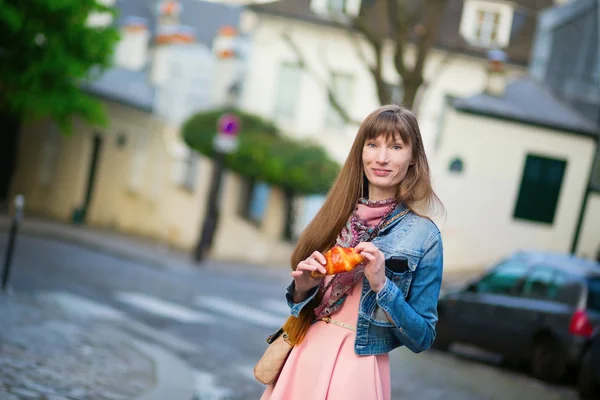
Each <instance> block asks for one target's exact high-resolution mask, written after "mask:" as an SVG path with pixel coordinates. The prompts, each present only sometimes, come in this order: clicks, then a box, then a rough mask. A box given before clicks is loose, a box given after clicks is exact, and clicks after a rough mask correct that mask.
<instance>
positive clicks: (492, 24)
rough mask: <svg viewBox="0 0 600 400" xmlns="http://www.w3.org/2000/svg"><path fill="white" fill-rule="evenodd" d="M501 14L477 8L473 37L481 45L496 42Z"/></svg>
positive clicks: (489, 45)
mask: <svg viewBox="0 0 600 400" xmlns="http://www.w3.org/2000/svg"><path fill="white" fill-rule="evenodd" d="M500 18H501V14H500V13H499V12H497V11H486V10H477V11H476V12H475V26H474V31H473V38H474V39H475V41H476V42H477V43H479V44H481V45H483V46H486V47H491V46H492V45H494V44H496V43H497V42H498V30H499V28H500Z"/></svg>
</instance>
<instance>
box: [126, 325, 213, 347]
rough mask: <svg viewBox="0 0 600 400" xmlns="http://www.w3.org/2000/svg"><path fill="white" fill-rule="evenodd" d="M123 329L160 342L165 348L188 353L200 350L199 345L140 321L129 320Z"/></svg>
mask: <svg viewBox="0 0 600 400" xmlns="http://www.w3.org/2000/svg"><path fill="white" fill-rule="evenodd" d="M125 329H126V330H128V331H131V332H133V333H135V334H137V335H141V336H144V337H146V338H148V339H151V340H153V341H155V342H156V343H160V344H162V345H163V346H165V347H167V348H170V349H173V350H175V351H179V352H182V353H187V354H188V355H189V354H190V353H198V352H199V351H200V350H201V349H200V346H199V345H196V344H194V343H191V342H189V341H187V340H185V339H182V338H180V337H178V336H175V335H172V334H170V333H167V332H162V331H159V330H158V329H154V328H152V327H150V326H148V325H145V324H143V323H141V322H137V321H133V320H129V321H128V322H127V325H125Z"/></svg>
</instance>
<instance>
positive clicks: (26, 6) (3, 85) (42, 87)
mask: <svg viewBox="0 0 600 400" xmlns="http://www.w3.org/2000/svg"><path fill="white" fill-rule="evenodd" d="M93 13H111V14H114V11H113V9H111V8H110V7H107V6H104V5H102V4H99V3H97V2H96V0H0V114H1V115H3V116H4V117H5V118H7V117H8V118H11V119H22V118H30V117H40V116H50V117H52V119H54V120H55V122H56V123H57V124H58V125H59V127H60V128H61V129H62V130H63V131H65V132H70V130H71V126H72V125H71V124H72V122H71V121H72V117H73V116H75V115H78V116H81V117H82V118H83V119H84V120H85V121H86V122H89V123H91V124H102V123H104V122H105V116H104V113H103V109H102V107H101V105H100V103H99V102H98V101H97V100H95V99H93V98H92V97H90V96H88V95H86V94H85V93H83V92H81V91H80V90H79V83H80V82H81V80H82V79H86V78H89V77H91V75H92V71H93V72H94V73H100V72H101V71H102V69H104V68H106V67H107V66H109V64H110V62H111V59H112V54H113V48H114V45H115V44H116V42H117V40H118V32H117V31H116V30H115V29H114V28H112V27H109V26H91V24H89V23H88V18H89V16H90V15H91V14H93Z"/></svg>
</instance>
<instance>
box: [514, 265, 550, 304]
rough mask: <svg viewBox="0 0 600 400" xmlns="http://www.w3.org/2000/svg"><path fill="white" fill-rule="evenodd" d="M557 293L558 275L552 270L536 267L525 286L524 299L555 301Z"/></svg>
mask: <svg viewBox="0 0 600 400" xmlns="http://www.w3.org/2000/svg"><path fill="white" fill-rule="evenodd" d="M556 293H557V282H556V273H555V272H554V271H553V270H552V269H550V268H544V267H535V268H534V269H533V272H532V273H531V274H530V275H529V277H527V280H526V281H525V283H524V285H523V292H522V293H521V294H522V296H523V297H529V298H534V299H553V298H554V297H555V296H556Z"/></svg>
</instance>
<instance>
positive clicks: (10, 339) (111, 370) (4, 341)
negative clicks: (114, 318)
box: [0, 294, 194, 400]
mask: <svg viewBox="0 0 600 400" xmlns="http://www.w3.org/2000/svg"><path fill="white" fill-rule="evenodd" d="M0 321H1V325H0V399H3V400H21V399H23V400H24V399H32V398H36V399H45V400H66V399H94V400H119V399H123V400H125V399H139V400H164V399H167V398H168V399H169V400H191V399H192V398H193V396H194V382H193V377H192V374H191V371H190V370H189V368H188V367H187V366H186V365H185V364H184V363H183V362H181V361H180V360H179V359H177V358H176V357H174V356H171V355H169V354H168V353H166V352H164V351H163V350H161V349H159V348H157V347H156V346H152V345H149V344H147V343H143V342H139V341H135V340H133V339H131V338H129V337H128V336H126V335H125V334H123V333H121V332H119V331H117V330H115V329H111V328H110V327H107V326H103V325H101V324H99V323H91V322H86V323H84V322H82V321H75V320H72V319H69V318H68V317H67V316H66V315H61V314H59V313H57V312H56V311H54V310H51V309H50V308H46V306H44V304H42V303H39V302H37V301H35V300H33V299H31V298H27V297H19V296H15V295H9V294H0ZM186 378H187V379H186Z"/></svg>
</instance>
